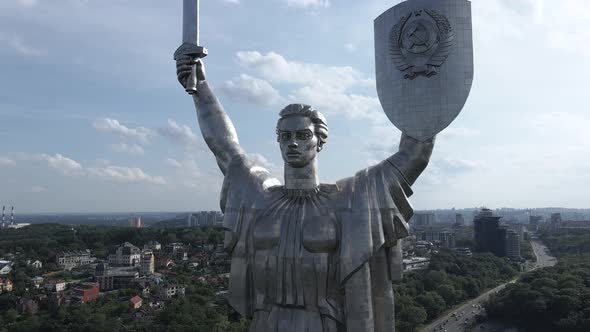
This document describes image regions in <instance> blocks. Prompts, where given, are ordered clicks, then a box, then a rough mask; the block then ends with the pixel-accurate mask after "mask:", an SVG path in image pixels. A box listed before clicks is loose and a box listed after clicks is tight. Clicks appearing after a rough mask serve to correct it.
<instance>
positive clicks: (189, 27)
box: [182, 0, 200, 45]
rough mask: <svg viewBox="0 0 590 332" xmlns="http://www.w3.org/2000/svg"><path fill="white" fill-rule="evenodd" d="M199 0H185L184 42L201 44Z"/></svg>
mask: <svg viewBox="0 0 590 332" xmlns="http://www.w3.org/2000/svg"><path fill="white" fill-rule="evenodd" d="M199 2H200V1H199V0H183V4H182V42H183V43H189V44H194V45H199Z"/></svg>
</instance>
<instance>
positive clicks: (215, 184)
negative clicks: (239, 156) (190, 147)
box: [165, 153, 221, 189]
mask: <svg viewBox="0 0 590 332" xmlns="http://www.w3.org/2000/svg"><path fill="white" fill-rule="evenodd" d="M196 158H198V157H197V156H195V155H193V154H190V153H189V154H187V155H186V156H185V158H184V159H183V160H178V159H174V158H167V159H166V160H165V163H166V165H168V166H170V167H172V168H173V169H174V171H175V173H176V175H175V176H174V178H175V179H176V180H177V181H176V183H177V185H179V186H182V187H186V188H191V189H199V188H216V189H217V188H219V187H220V186H221V177H220V173H219V171H217V169H216V170H215V171H214V172H213V173H211V174H209V173H208V172H207V171H206V170H203V169H201V167H199V165H198V164H197V162H196Z"/></svg>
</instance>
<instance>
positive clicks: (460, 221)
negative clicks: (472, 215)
mask: <svg viewBox="0 0 590 332" xmlns="http://www.w3.org/2000/svg"><path fill="white" fill-rule="evenodd" d="M455 224H458V225H459V226H463V225H465V217H463V215H462V214H461V213H457V214H455Z"/></svg>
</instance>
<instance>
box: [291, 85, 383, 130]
mask: <svg viewBox="0 0 590 332" xmlns="http://www.w3.org/2000/svg"><path fill="white" fill-rule="evenodd" d="M288 98H289V100H290V101H291V102H293V103H304V104H309V105H312V106H313V107H314V108H315V109H317V110H319V111H321V112H325V113H328V114H338V115H343V116H345V117H347V118H349V119H366V120H371V121H373V122H374V123H380V122H382V121H383V120H384V119H385V115H384V114H383V111H382V110H381V104H380V103H379V99H377V98H376V97H371V96H365V95H359V94H347V93H344V92H342V91H340V90H338V89H334V88H333V87H330V86H323V87H321V88H317V87H312V86H304V87H302V88H300V89H297V90H294V91H292V92H291V94H290V95H289V96H288Z"/></svg>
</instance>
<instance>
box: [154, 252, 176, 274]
mask: <svg viewBox="0 0 590 332" xmlns="http://www.w3.org/2000/svg"><path fill="white" fill-rule="evenodd" d="M155 263H156V269H158V270H162V269H170V268H172V267H174V266H175V265H176V264H175V263H174V261H173V260H172V259H171V258H170V257H168V256H166V255H157V256H156V257H155Z"/></svg>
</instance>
